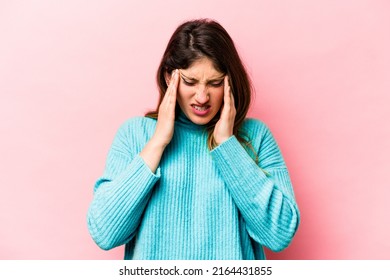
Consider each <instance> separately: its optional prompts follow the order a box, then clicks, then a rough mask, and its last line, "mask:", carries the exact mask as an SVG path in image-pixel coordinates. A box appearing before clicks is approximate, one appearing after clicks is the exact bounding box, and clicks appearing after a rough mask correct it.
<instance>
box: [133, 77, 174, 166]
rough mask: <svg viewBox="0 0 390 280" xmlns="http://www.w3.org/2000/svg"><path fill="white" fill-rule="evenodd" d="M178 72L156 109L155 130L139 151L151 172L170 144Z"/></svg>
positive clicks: (172, 78)
mask: <svg viewBox="0 0 390 280" xmlns="http://www.w3.org/2000/svg"><path fill="white" fill-rule="evenodd" d="M178 76H179V70H174V71H173V72H172V75H171V79H170V81H169V86H168V88H167V91H166V93H165V95H164V98H163V100H162V101H161V104H160V107H159V108H158V118H157V124H156V130H155V131H154V134H153V136H152V138H151V139H150V140H149V142H148V143H147V144H146V145H145V147H144V149H143V150H142V151H141V153H140V156H141V157H142V158H143V160H144V161H145V163H146V165H147V166H149V168H150V170H151V171H152V172H155V171H156V170H157V167H158V165H159V164H160V160H161V157H162V154H163V152H164V150H165V147H166V146H167V145H168V144H169V143H170V142H171V140H172V137H173V129H174V125H175V107H176V93H177V87H178V84H179V79H178Z"/></svg>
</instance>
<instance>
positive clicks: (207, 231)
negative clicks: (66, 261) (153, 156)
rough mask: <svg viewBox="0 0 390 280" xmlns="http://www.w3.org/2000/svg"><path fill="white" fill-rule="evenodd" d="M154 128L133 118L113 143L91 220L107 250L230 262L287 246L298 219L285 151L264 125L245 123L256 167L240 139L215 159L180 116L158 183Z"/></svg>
mask: <svg viewBox="0 0 390 280" xmlns="http://www.w3.org/2000/svg"><path fill="white" fill-rule="evenodd" d="M155 126H156V120H154V119H150V118H145V117H137V118H132V119H130V120H128V121H127V122H125V123H124V124H123V125H122V126H121V127H120V129H119V131H118V133H117V135H116V137H115V139H114V142H113V144H112V147H111V149H110V151H109V154H108V159H107V163H106V168H105V171H104V174H103V175H102V176H101V177H100V178H99V179H98V180H97V182H96V184H95V188H94V198H93V201H92V203H91V205H90V207H89V210H88V217H87V219H88V228H89V231H90V234H91V236H92V238H93V239H94V240H95V242H96V243H97V244H98V245H99V246H100V247H101V248H102V249H105V250H109V249H111V248H114V247H116V246H120V245H123V244H125V245H126V247H125V259H149V260H150V259H152V260H158V259H163V260H169V259H187V260H191V259H192V260H194V259H195V260H204V259H205V260H212V259H217V260H223V259H230V260H232V259H265V255H264V251H263V246H266V247H268V248H270V249H271V250H273V251H280V250H283V249H284V248H286V247H287V246H288V245H289V243H290V242H291V240H292V238H293V236H294V234H295V232H296V230H297V227H298V224H299V211H298V208H297V204H296V202H295V199H294V193H293V189H292V185H291V182H290V178H289V175H288V171H287V169H286V166H285V163H284V160H283V158H282V156H281V153H280V150H279V148H278V146H277V144H276V142H275V140H274V138H273V137H272V135H271V133H270V131H269V129H268V128H267V127H266V126H265V125H264V124H263V123H262V122H260V121H258V120H255V119H246V120H245V122H244V124H243V127H242V128H243V130H244V131H245V132H246V134H247V135H248V136H249V137H250V139H251V144H252V146H253V147H254V149H255V150H256V151H257V154H258V157H259V164H258V165H257V164H256V163H255V161H254V160H253V159H252V157H253V156H251V153H250V152H248V151H247V150H246V149H245V148H244V147H243V146H242V145H241V144H240V143H239V142H238V140H237V139H236V137H235V136H232V137H230V138H229V139H228V140H227V141H225V142H223V143H222V144H221V145H219V146H217V147H216V148H214V149H213V150H212V151H210V150H209V149H208V148H207V143H206V140H207V133H206V132H205V127H203V126H199V125H195V124H193V123H192V122H191V121H190V120H188V119H187V118H186V117H185V115H184V114H182V113H181V114H179V117H178V119H177V120H176V121H175V128H174V129H175V130H174V135H173V138H172V141H171V143H170V144H169V145H168V146H167V147H166V149H165V151H164V154H163V156H162V158H161V161H160V165H159V167H158V169H157V170H156V172H155V173H152V172H151V170H150V169H149V168H148V166H147V165H146V164H145V162H144V161H143V159H142V158H141V157H140V156H139V153H140V152H141V150H142V149H143V148H144V146H145V144H146V143H147V142H148V140H149V139H150V138H151V136H152V135H153V133H154V130H155ZM259 166H260V168H259ZM263 170H265V171H266V173H267V174H265V173H264V172H263Z"/></svg>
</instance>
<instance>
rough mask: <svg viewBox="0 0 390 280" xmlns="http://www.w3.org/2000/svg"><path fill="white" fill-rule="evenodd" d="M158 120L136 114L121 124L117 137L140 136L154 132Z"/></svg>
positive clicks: (129, 137)
mask: <svg viewBox="0 0 390 280" xmlns="http://www.w3.org/2000/svg"><path fill="white" fill-rule="evenodd" d="M156 122H157V120H155V119H152V118H147V117H141V116H136V117H132V118H129V119H127V120H126V121H124V122H123V123H122V124H121V125H120V126H119V129H118V131H117V134H116V138H126V139H131V138H138V137H139V136H141V137H144V136H146V135H149V134H151V133H153V132H154V129H155V127H156Z"/></svg>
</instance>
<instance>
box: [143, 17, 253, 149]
mask: <svg viewBox="0 0 390 280" xmlns="http://www.w3.org/2000/svg"><path fill="white" fill-rule="evenodd" d="M203 57H206V58H208V59H210V60H211V61H212V62H213V66H214V67H215V69H216V70H217V71H219V72H221V73H224V74H225V75H228V77H229V83H230V88H231V91H232V93H233V96H234V103H235V107H236V117H235V121H234V127H233V134H234V135H235V136H236V137H237V139H238V140H239V141H240V143H241V144H244V145H245V146H247V147H251V145H250V143H249V139H245V137H246V136H245V135H244V134H243V133H240V128H241V125H242V123H243V121H244V120H245V117H246V114H247V112H248V109H249V106H250V103H251V96H252V89H253V88H252V84H251V82H250V79H249V77H248V74H247V72H246V70H245V67H244V65H243V63H242V62H241V59H240V57H239V54H238V52H237V50H236V48H235V46H234V42H233V40H232V38H231V37H230V36H229V34H228V33H227V31H226V30H225V29H224V28H223V27H222V26H221V25H220V24H219V23H218V22H216V21H214V20H210V19H197V20H192V21H187V22H184V23H182V24H181V25H180V26H179V27H177V29H176V30H175V32H174V33H173V35H172V37H171V38H170V40H169V42H168V45H167V48H166V50H165V52H164V55H163V57H162V59H161V62H160V66H159V67H158V70H157V85H158V88H159V92H160V97H159V102H158V105H157V108H156V110H154V111H151V112H148V113H146V115H145V116H146V117H150V118H157V117H158V108H159V106H160V104H161V102H162V100H163V98H164V95H165V92H166V90H167V88H168V86H167V84H166V80H165V73H172V71H173V70H175V69H187V68H188V67H190V66H191V65H192V63H194V62H195V61H196V60H198V59H200V58H203ZM177 107H178V106H177ZM219 117H220V113H218V114H217V115H216V116H215V117H214V118H213V119H212V120H211V121H210V122H209V123H208V124H207V132H208V138H207V145H208V147H209V149H210V150H211V149H213V148H214V147H215V146H216V143H215V140H214V137H213V131H214V127H215V124H216V123H217V121H218V119H219ZM252 152H253V150H252Z"/></svg>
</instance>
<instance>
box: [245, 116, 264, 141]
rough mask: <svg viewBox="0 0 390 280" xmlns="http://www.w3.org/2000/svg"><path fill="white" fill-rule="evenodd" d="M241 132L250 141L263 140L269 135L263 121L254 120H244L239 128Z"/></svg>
mask: <svg viewBox="0 0 390 280" xmlns="http://www.w3.org/2000/svg"><path fill="white" fill-rule="evenodd" d="M241 131H242V132H243V133H244V134H247V136H248V137H250V138H251V139H253V138H263V137H264V136H266V135H269V134H270V129H269V127H268V126H267V125H266V124H265V123H264V122H263V121H261V120H259V119H255V118H246V119H245V120H244V122H243V124H242V126H241Z"/></svg>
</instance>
